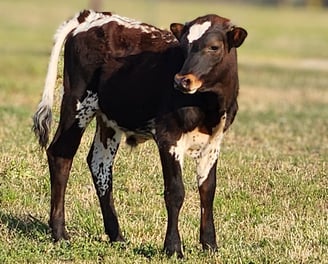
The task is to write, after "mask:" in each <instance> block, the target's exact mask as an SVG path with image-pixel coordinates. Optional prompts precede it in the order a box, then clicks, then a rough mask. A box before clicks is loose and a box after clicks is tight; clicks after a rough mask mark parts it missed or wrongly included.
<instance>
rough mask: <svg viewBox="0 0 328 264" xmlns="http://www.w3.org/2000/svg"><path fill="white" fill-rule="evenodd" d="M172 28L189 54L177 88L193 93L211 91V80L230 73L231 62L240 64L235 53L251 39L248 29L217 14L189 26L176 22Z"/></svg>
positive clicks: (204, 17) (192, 22) (177, 82)
mask: <svg viewBox="0 0 328 264" xmlns="http://www.w3.org/2000/svg"><path fill="white" fill-rule="evenodd" d="M170 28H171V31H172V33H173V34H174V35H175V37H176V38H177V39H178V40H179V42H180V44H181V47H182V49H183V50H184V54H185V63H184V65H183V67H182V69H181V71H180V72H179V73H177V74H176V75H175V78H174V81H175V87H176V88H177V89H179V90H181V91H182V92H184V93H189V94H192V93H195V92H197V91H206V90H208V89H210V88H211V87H208V86H211V79H212V80H213V78H214V79H215V78H216V77H217V76H218V75H220V72H221V73H222V72H224V71H226V70H227V67H229V64H232V63H234V62H233V61H231V60H235V63H236V56H235V55H231V53H235V51H232V50H233V49H234V48H237V47H239V46H240V45H241V44H242V43H243V41H244V39H245V38H246V36H247V32H246V30H245V29H243V28H240V27H236V26H234V25H233V24H232V23H230V20H229V19H226V18H223V17H219V16H217V15H206V16H203V17H199V18H196V19H195V20H193V21H191V22H189V23H186V24H185V25H183V24H180V23H173V24H171V27H170ZM228 57H229V58H230V59H228V61H227V60H226V58H228ZM230 66H231V65H230ZM213 74H214V75H216V76H213Z"/></svg>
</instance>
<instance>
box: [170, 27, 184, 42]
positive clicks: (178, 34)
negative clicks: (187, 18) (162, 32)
mask: <svg viewBox="0 0 328 264" xmlns="http://www.w3.org/2000/svg"><path fill="white" fill-rule="evenodd" d="M183 28H184V25H183V24H180V23H172V24H171V25H170V29H171V31H172V33H173V35H174V36H175V37H176V38H177V39H178V40H179V41H180V39H181V36H182V32H183Z"/></svg>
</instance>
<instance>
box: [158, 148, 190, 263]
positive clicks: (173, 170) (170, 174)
mask: <svg viewBox="0 0 328 264" xmlns="http://www.w3.org/2000/svg"><path fill="white" fill-rule="evenodd" d="M159 151H160V157H161V162H162V167H163V176H164V199H165V205H166V210H167V230H166V235H165V241H164V251H165V253H166V254H167V255H168V256H172V255H174V254H175V253H176V254H177V257H178V258H182V257H183V253H182V248H181V238H180V234H179V228H178V219H179V213H180V209H181V207H182V204H183V200H184V196H185V190H184V186H183V182H182V169H181V164H180V162H179V161H178V160H177V159H176V157H175V155H174V154H171V153H170V152H169V151H168V149H163V148H160V149H159Z"/></svg>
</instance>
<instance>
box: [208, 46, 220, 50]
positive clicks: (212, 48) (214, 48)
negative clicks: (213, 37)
mask: <svg viewBox="0 0 328 264" xmlns="http://www.w3.org/2000/svg"><path fill="white" fill-rule="evenodd" d="M209 50H210V51H217V50H219V46H210V47H209Z"/></svg>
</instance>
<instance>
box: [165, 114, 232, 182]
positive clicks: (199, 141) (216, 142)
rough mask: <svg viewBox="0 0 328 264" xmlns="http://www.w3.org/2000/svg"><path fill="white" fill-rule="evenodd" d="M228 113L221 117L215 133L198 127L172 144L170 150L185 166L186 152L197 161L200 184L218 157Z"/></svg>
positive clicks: (214, 130)
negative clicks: (202, 131)
mask: <svg viewBox="0 0 328 264" xmlns="http://www.w3.org/2000/svg"><path fill="white" fill-rule="evenodd" d="M225 120H226V114H224V115H223V116H222V117H221V121H220V123H219V124H218V126H217V127H215V128H214V129H213V131H212V132H213V134H212V135H208V134H204V133H201V132H200V131H199V130H198V129H195V130H194V131H191V132H189V133H186V134H183V135H182V136H181V138H180V139H179V140H178V141H177V144H176V146H171V148H170V150H169V152H170V153H171V155H172V156H174V158H175V159H176V160H177V161H178V162H179V163H180V166H181V168H182V167H183V159H184V154H185V153H186V154H187V155H189V156H190V157H192V158H193V159H194V160H195V161H196V165H197V180H198V186H201V185H202V184H203V183H204V181H205V180H206V179H207V177H208V173H209V172H210V170H211V168H212V167H213V165H214V163H215V161H216V160H217V159H218V156H219V153H220V146H221V142H222V139H223V135H224V134H223V129H224V126H225Z"/></svg>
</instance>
